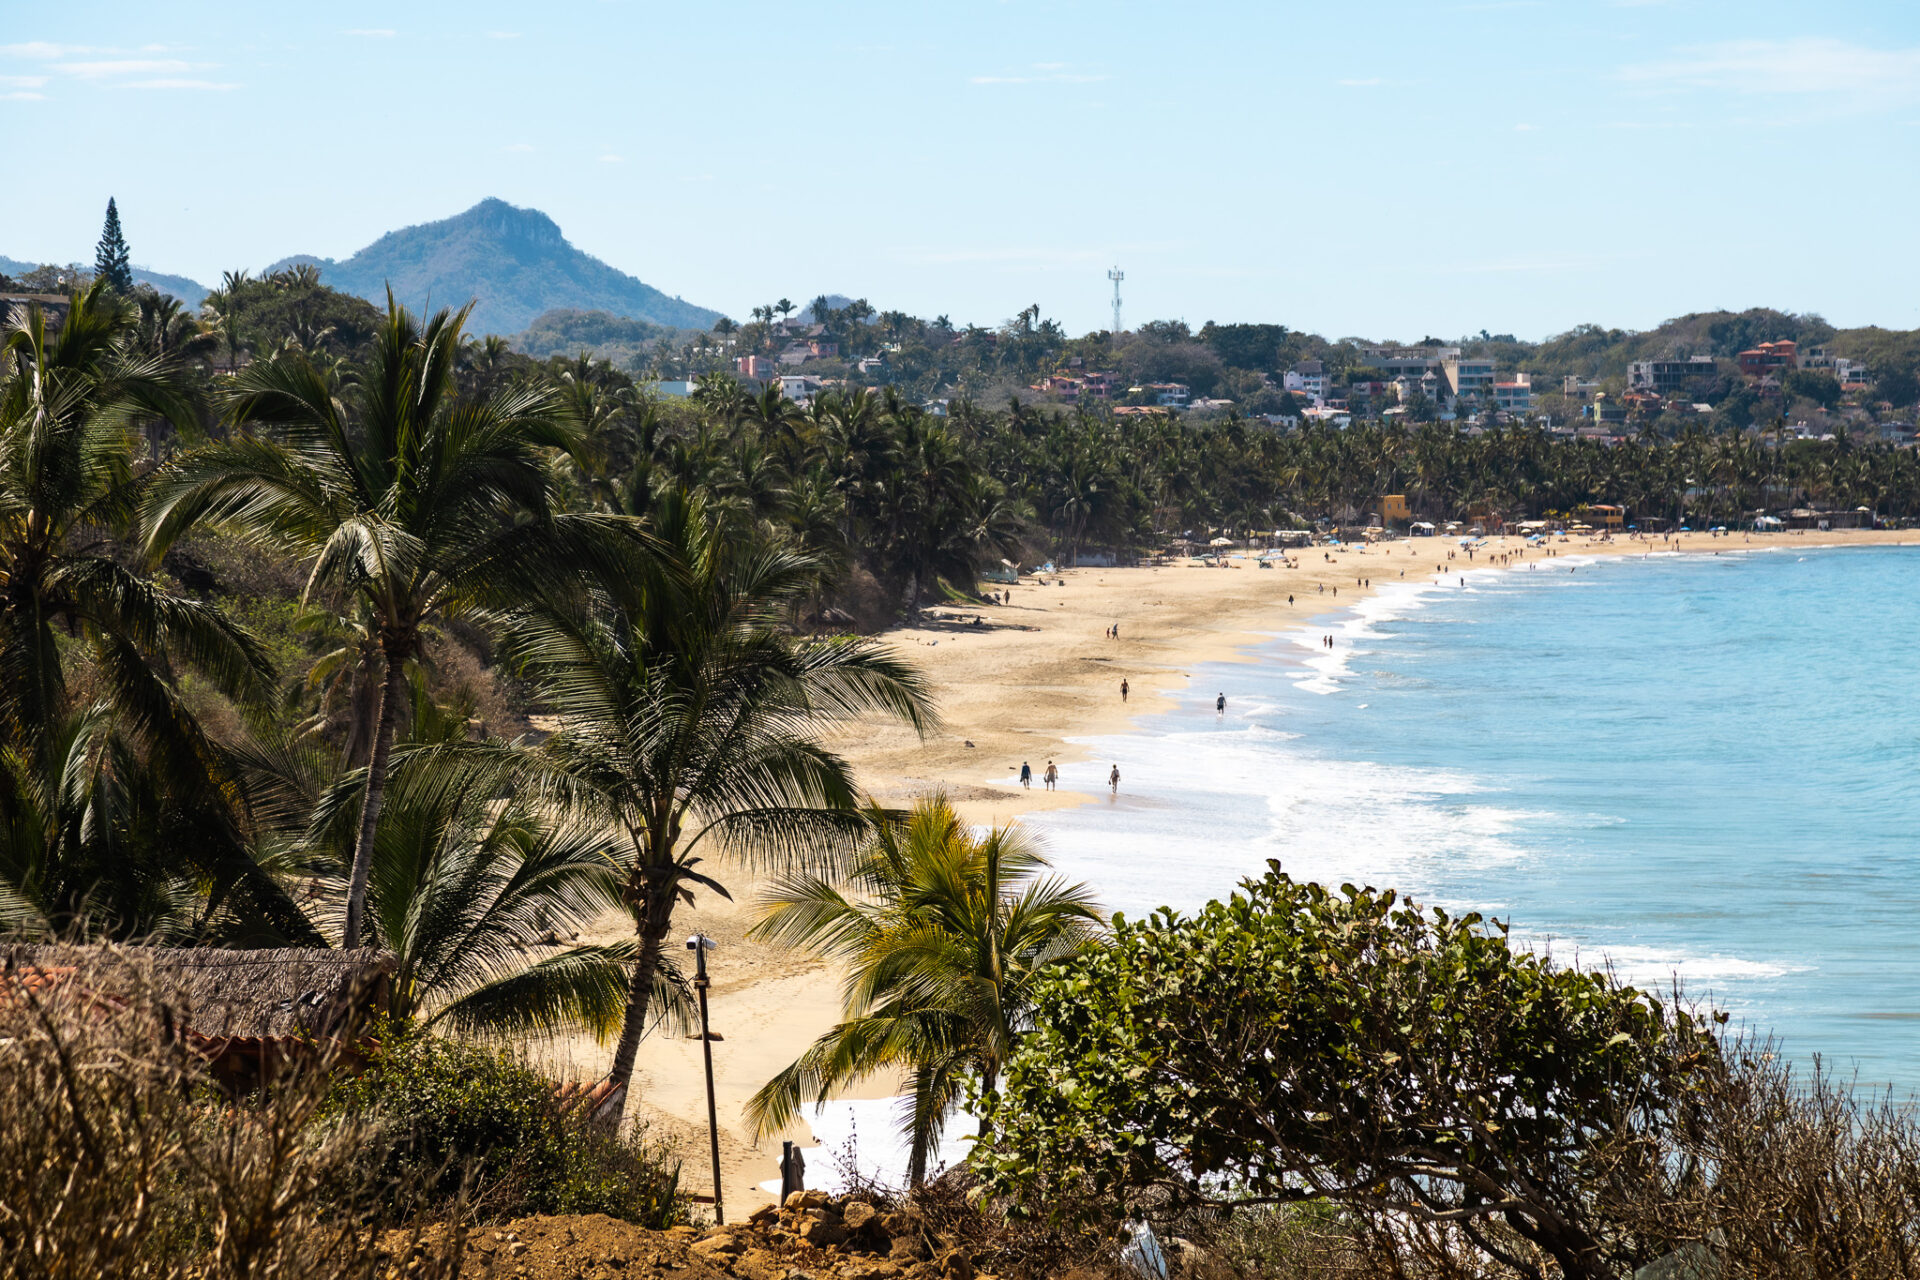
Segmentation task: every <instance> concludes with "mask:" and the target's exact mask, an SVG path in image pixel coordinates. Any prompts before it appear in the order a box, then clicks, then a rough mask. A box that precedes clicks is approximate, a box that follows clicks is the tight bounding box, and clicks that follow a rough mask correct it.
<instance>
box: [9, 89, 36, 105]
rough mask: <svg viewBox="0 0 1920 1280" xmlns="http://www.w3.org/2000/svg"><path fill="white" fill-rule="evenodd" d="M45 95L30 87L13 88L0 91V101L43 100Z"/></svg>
mask: <svg viewBox="0 0 1920 1280" xmlns="http://www.w3.org/2000/svg"><path fill="white" fill-rule="evenodd" d="M46 100H47V95H46V94H44V93H35V92H34V91H33V90H31V89H13V90H9V91H8V92H6V93H0V102H45V101H46Z"/></svg>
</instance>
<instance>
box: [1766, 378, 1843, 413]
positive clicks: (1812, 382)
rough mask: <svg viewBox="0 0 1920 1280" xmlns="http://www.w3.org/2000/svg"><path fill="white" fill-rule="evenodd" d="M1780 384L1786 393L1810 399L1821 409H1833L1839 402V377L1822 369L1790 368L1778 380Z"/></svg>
mask: <svg viewBox="0 0 1920 1280" xmlns="http://www.w3.org/2000/svg"><path fill="white" fill-rule="evenodd" d="M1780 386H1781V389H1782V390H1784V391H1785V392H1786V393H1787V394H1788V395H1790V396H1793V397H1794V398H1796V399H1799V400H1811V401H1813V402H1814V403H1815V404H1817V405H1819V406H1820V407H1821V408H1822V409H1833V408H1835V407H1836V406H1837V405H1839V403H1840V381H1839V379H1837V378H1835V377H1834V376H1833V375H1832V374H1830V373H1827V372H1825V371H1823V370H1818V369H1794V370H1791V371H1789V372H1788V374H1787V376H1786V377H1784V378H1782V379H1781V380H1780Z"/></svg>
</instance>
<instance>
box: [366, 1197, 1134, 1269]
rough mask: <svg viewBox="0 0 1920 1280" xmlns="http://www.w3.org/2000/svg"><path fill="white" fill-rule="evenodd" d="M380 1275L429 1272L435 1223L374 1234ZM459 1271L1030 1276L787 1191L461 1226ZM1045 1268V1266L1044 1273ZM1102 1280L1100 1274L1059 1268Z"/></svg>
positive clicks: (910, 1220)
mask: <svg viewBox="0 0 1920 1280" xmlns="http://www.w3.org/2000/svg"><path fill="white" fill-rule="evenodd" d="M384 1243H385V1246H386V1250H387V1254H386V1260H387V1265H386V1268H385V1270H384V1272H383V1274H384V1276H386V1277H387V1278H388V1280H405V1277H407V1276H410V1275H416V1274H421V1273H425V1272H428V1271H429V1270H435V1271H437V1272H438V1273H440V1274H444V1273H445V1269H444V1267H435V1266H434V1265H433V1264H434V1263H435V1262H436V1260H439V1261H445V1260H446V1255H447V1253H448V1252H449V1250H450V1249H451V1248H452V1247H453V1241H452V1237H451V1236H450V1234H449V1232H448V1230H447V1229H446V1228H444V1227H432V1228H429V1229H428V1230H427V1231H425V1232H424V1233H422V1234H420V1235H418V1236H415V1235H411V1234H409V1233H406V1232H398V1231H396V1232H393V1233H390V1234H389V1236H388V1237H387V1238H386V1240H385V1242H384ZM459 1261H460V1267H459V1274H460V1275H461V1276H463V1277H465V1276H474V1277H489V1278H492V1277H498V1278H500V1280H505V1278H507V1277H512V1280H664V1278H666V1277H672V1280H997V1276H996V1272H994V1271H991V1270H988V1268H989V1267H991V1266H998V1267H999V1268H1000V1269H1001V1272H1002V1273H1004V1274H1007V1275H1009V1276H1010V1277H1011V1276H1013V1275H1016V1274H1019V1275H1027V1276H1031V1275H1032V1274H1034V1273H1033V1271H1032V1270H1031V1269H1030V1268H1026V1267H1019V1266H1014V1267H1011V1268H1009V1267H1008V1266H1007V1263H1008V1262H1009V1261H1010V1259H1009V1258H1008V1257H1007V1255H1006V1254H1005V1252H1004V1251H1001V1250H996V1249H995V1248H992V1247H984V1246H983V1245H982V1244H981V1242H980V1241H979V1240H977V1239H975V1240H971V1241H969V1240H965V1239H961V1238H959V1237H957V1236H955V1235H953V1234H950V1233H948V1232H943V1231H941V1230H939V1229H937V1228H936V1227H935V1226H933V1225H931V1224H930V1223H929V1221H928V1220H927V1219H925V1218H923V1217H921V1216H920V1215H919V1214H918V1213H916V1212H913V1211H901V1210H899V1209H896V1208H890V1207H888V1206H886V1205H885V1204H884V1203H879V1202H875V1201H873V1200H869V1199H867V1198H864V1197H861V1196H858V1195H855V1196H849V1197H847V1198H845V1199H843V1200H834V1199H831V1198H829V1197H828V1196H827V1195H826V1194H825V1193H824V1192H819V1191H808V1192H796V1193H795V1194H794V1195H793V1196H791V1197H789V1199H788V1202H787V1204H786V1205H785V1206H784V1207H782V1208H780V1209H778V1210H776V1209H775V1208H774V1206H772V1205H767V1206H765V1207H764V1208H762V1209H760V1210H759V1211H757V1212H756V1213H754V1214H753V1216H752V1217H751V1218H750V1219H748V1220H747V1221H746V1222H741V1223H734V1224H730V1225H728V1226H724V1227H716V1228H710V1229H705V1230H702V1229H699V1228H695V1227H675V1228H673V1229H671V1230H668V1231H648V1230H646V1229H645V1228H642V1227H636V1226H634V1225H633V1224H631V1223H627V1222H621V1221H619V1220H617V1219H614V1218H609V1217H607V1216H605V1215H604V1214H580V1215H572V1216H565V1217H551V1218H521V1219H517V1220H515V1221H513V1222H507V1223H501V1224H497V1225H494V1226H487V1227H477V1228H473V1229H471V1230H469V1231H468V1232H467V1233H466V1236H465V1240H464V1243H463V1247H462V1249H461V1257H460V1259H459ZM1048 1273H1049V1274H1051V1269H1049V1272H1048ZM1064 1274H1065V1275H1067V1276H1070V1277H1072V1278H1073V1280H1104V1276H1105V1273H1104V1272H1103V1271H1099V1270H1087V1269H1079V1270H1073V1271H1069V1272H1066V1273H1064Z"/></svg>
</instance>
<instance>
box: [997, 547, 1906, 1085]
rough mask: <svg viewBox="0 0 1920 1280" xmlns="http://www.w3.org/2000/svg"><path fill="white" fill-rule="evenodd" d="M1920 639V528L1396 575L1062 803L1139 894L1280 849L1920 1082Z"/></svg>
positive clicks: (1236, 675) (1160, 722) (1229, 877)
mask: <svg viewBox="0 0 1920 1280" xmlns="http://www.w3.org/2000/svg"><path fill="white" fill-rule="evenodd" d="M1377 555H1378V553H1375V556H1376V557H1377ZM1374 558H1375V557H1369V560H1373V559H1374ZM1376 567H1379V566H1378V565H1376ZM1570 570H1571V571H1570ZM1329 632H1332V633H1334V634H1335V635H1336V637H1337V639H1336V647H1335V649H1334V650H1333V652H1332V654H1331V655H1329V654H1328V653H1327V651H1326V650H1325V649H1323V648H1322V647H1321V646H1320V643H1319V637H1320V636H1321V635H1322V634H1326V633H1329ZM1916 637H1920V550H1903V549H1893V548H1885V549H1879V548H1863V549H1833V550H1807V551H1785V552H1778V551H1772V552H1764V553H1753V554H1737V553H1729V554H1725V555H1721V556H1705V555H1696V556H1673V555H1666V556H1655V557H1651V558H1633V559H1603V560H1597V561H1591V562H1583V561H1580V560H1577V559H1576V560H1567V559H1562V560H1554V561H1547V562H1544V563H1542V564H1541V566H1540V568H1539V569H1538V570H1530V569H1516V570H1512V571H1491V572H1480V573H1474V574H1470V575H1469V576H1468V578H1467V582H1466V585H1465V586H1461V585H1459V580H1458V579H1457V578H1450V579H1448V582H1447V585H1446V586H1444V587H1439V586H1433V585H1425V584H1423V585H1421V586H1417V587H1401V586H1399V584H1398V583H1396V584H1395V585H1394V587H1393V588H1391V589H1389V591H1388V592H1386V593H1385V594H1384V595H1383V596H1382V597H1380V598H1377V599H1375V600H1372V601H1369V602H1367V603H1366V604H1365V605H1363V606H1362V612H1361V613H1360V614H1358V615H1357V616H1346V617H1330V618H1325V619H1319V620H1315V621H1313V623H1312V624H1311V625H1309V626H1308V627H1306V628H1304V629H1303V631H1302V633H1301V634H1299V635H1293V636H1286V637H1282V638H1280V639H1277V640H1276V641H1274V642H1273V643H1272V644H1270V645H1268V646H1266V648H1265V649H1264V650H1263V651H1262V652H1261V654H1260V655H1259V661H1257V662H1254V663H1250V664H1248V663H1238V664H1222V665H1220V666H1216V667H1210V668H1206V669H1203V670H1202V671H1200V672H1198V673H1196V680H1195V683H1194V685H1193V686H1192V688H1191V689H1190V690H1189V691H1188V693H1187V694H1185V695H1183V696H1182V697H1181V698H1180V699H1179V700H1178V704H1177V707H1176V709H1175V710H1173V711H1171V712H1168V713H1166V714H1163V715H1157V716H1153V717H1151V718H1150V719H1149V720H1147V721H1146V722H1145V723H1144V724H1143V726H1142V727H1141V729H1140V731H1139V732H1136V733H1132V734H1128V735H1124V736H1120V737H1114V738H1109V739H1100V740H1094V741H1092V742H1091V743H1089V744H1088V745H1089V746H1090V747H1091V749H1092V750H1094V751H1095V752H1097V753H1098V759H1096V760H1091V761H1089V762H1088V763H1087V764H1085V765H1080V766H1076V767H1075V768H1074V769H1073V770H1072V771H1071V773H1078V772H1080V771H1082V770H1084V771H1086V773H1087V775H1088V776H1087V777H1086V778H1085V779H1075V778H1073V777H1071V776H1069V777H1068V778H1067V779H1066V782H1067V785H1069V786H1071V785H1075V783H1076V782H1078V784H1079V785H1081V786H1084V787H1086V789H1088V790H1096V789H1098V790H1099V791H1101V792H1102V796H1101V799H1100V801H1099V802H1098V803H1096V804H1094V805H1090V806H1087V807H1086V808H1083V809H1081V810H1077V811H1073V812H1069V813H1063V814H1057V815H1047V816H1045V817H1044V818H1041V819H1037V820H1035V821H1036V825H1040V826H1041V827H1042V828H1043V830H1044V832H1045V834H1046V835H1047V837H1048V840H1049V844H1050V847H1051V848H1052V850H1053V852H1054V856H1055V860H1056V862H1057V863H1058V864H1059V866H1060V867H1061V868H1062V869H1063V870H1065V871H1066V872H1068V873H1069V874H1072V875H1074V876H1077V877H1081V878H1084V879H1085V880H1087V881H1088V882H1089V883H1090V884H1092V885H1093V886H1094V887H1095V888H1096V889H1098V890H1099V891H1100V892H1101V893H1102V895H1103V896H1104V897H1105V898H1106V900H1107V901H1108V902H1109V903H1111V904H1112V905H1113V906H1114V907H1117V908H1120V909H1124V910H1126V911H1128V912H1129V913H1137V912H1140V911H1143V910H1145V909H1147V908H1150V907H1152V906H1157V905H1160V904H1162V903H1165V904H1169V905H1174V906H1179V907H1189V908H1190V907H1193V906H1196V905H1198V904H1200V903H1202V902H1204V901H1205V900H1206V899H1207V898H1208V897H1211V896H1214V895H1217V894H1219V893H1222V892H1225V891H1228V890H1230V889H1231V887H1232V886H1233V884H1234V883H1235V882H1236V881H1237V880H1238V879H1239V878H1240V877H1241V876H1243V875H1247V874H1251V873H1256V872H1258V871H1259V870H1260V869H1262V867H1263V866H1264V861H1265V859H1266V858H1268V857H1277V858H1279V859H1280V860H1281V862H1282V864H1283V865H1284V866H1285V867H1286V868H1287V869H1288V870H1289V871H1290V872H1292V873H1293V874H1295V875H1296V876H1299V877H1302V878H1313V879H1319V880H1322V881H1327V882H1333V883H1337V882H1339V881H1342V880H1352V881H1355V882H1367V883H1372V884H1375V885H1393V886H1394V887H1397V888H1400V889H1402V890H1404V891H1407V892H1410V893H1412V894H1414V895H1415V896H1417V897H1419V898H1420V899H1421V900H1423V901H1427V902H1432V903H1438V904H1443V905H1446V906H1448V907H1449V908H1450V909H1458V908H1474V909H1479V910H1483V911H1488V912H1490V913H1493V914H1497V915H1498V916H1499V917H1500V918H1501V919H1510V920H1511V921H1512V923H1513V926H1514V936H1515V937H1516V938H1520V939H1524V940H1525V941H1527V942H1528V943H1529V944H1530V945H1534V946H1538V947H1543V948H1548V949H1550V950H1551V951H1552V952H1553V954H1554V955H1555V956H1557V957H1560V958H1562V959H1567V960H1573V961H1577V962H1579V963H1582V964H1598V963H1609V964H1611V965H1613V966H1614V967H1615V968H1616V970H1618V971H1619V972H1621V973H1622V974H1623V975H1624V976H1626V977H1628V978H1630V979H1631V980H1634V981H1636V982H1641V983H1651V984H1665V983H1667V982H1669V981H1671V980H1672V979H1673V978H1674V977H1676V976H1677V977H1679V978H1680V979H1681V980H1683V981H1684V983H1685V984H1686V987H1687V990H1688V991H1689V992H1690V993H1691V994H1693V995H1695V996H1703V997H1707V998H1709V999H1711V1000H1712V1002H1713V1003H1715V1004H1717V1005H1719V1006H1720V1007H1722V1008H1726V1009H1729V1010H1731V1011H1732V1012H1734V1013H1735V1015H1736V1017H1737V1019H1739V1020H1742V1021H1744V1022H1746V1023H1748V1024H1749V1025H1753V1026H1757V1027H1766V1028H1771V1029H1772V1030H1773V1031H1774V1032H1776V1033H1777V1034H1778V1035H1780V1036H1781V1038H1782V1040H1783V1042H1784V1046H1785V1048H1786V1049H1787V1051H1788V1052H1790V1053H1792V1054H1793V1055H1795V1056H1796V1057H1800V1058H1803V1059H1804V1058H1808V1057H1811V1056H1812V1055H1814V1054H1815V1053H1819V1054H1821V1055H1823V1056H1824V1057H1825V1058H1826V1059H1827V1061H1828V1062H1829V1063H1830V1064H1832V1065H1834V1066H1837V1067H1841V1068H1843V1069H1851V1070H1856V1071H1857V1072H1858V1075H1859V1078H1860V1079H1861V1080H1862V1081H1868V1082H1875V1083H1891V1084H1894V1085H1896V1086H1897V1087H1898V1088H1900V1089H1901V1090H1903V1091H1904V1090H1909V1089H1915V1090H1920V990H1916V978H1920V927H1916V926H1917V924H1920V842H1917V841H1916V836H1915V833H1916V832H1920V720H1917V719H1916V717H1915V715H1914V707H1913V704H1914V697H1913V693H1912V689H1913V686H1914V675H1913V667H1914V641H1915V638H1916ZM1220 692H1224V693H1226V695H1227V698H1228V708H1227V712H1226V714H1225V715H1217V714H1216V713H1215V711H1214V706H1213V702H1214V697H1215V695H1216V693H1220ZM1109 762H1112V763H1118V764H1119V766H1120V768H1121V771H1122V774H1123V782H1124V785H1123V788H1122V790H1123V794H1122V796H1121V797H1120V798H1119V799H1118V800H1112V799H1109V798H1107V797H1106V796H1105V795H1104V787H1098V788H1096V786H1095V783H1094V777H1095V774H1096V770H1097V776H1098V778H1099V779H1102V780H1104V777H1105V774H1106V768H1107V765H1108V763H1109Z"/></svg>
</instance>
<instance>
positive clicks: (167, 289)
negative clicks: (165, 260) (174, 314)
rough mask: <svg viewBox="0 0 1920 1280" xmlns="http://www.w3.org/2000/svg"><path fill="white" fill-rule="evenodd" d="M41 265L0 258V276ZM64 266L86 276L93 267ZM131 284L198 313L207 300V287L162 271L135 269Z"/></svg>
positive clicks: (31, 269)
mask: <svg viewBox="0 0 1920 1280" xmlns="http://www.w3.org/2000/svg"><path fill="white" fill-rule="evenodd" d="M42 265H44V264H42V263H38V262H23V261H21V260H20V259H19V258H8V257H0V275H4V276H23V275H26V274H27V273H28V272H29V271H35V270H38V269H39V268H40V267H41V266H42ZM66 266H67V269H68V270H70V271H84V272H87V273H88V274H91V273H92V271H93V267H92V266H91V265H90V264H88V263H80V262H74V263H68V264H66ZM133 282H134V283H135V284H150V285H152V286H153V287H154V288H156V289H158V290H159V291H160V292H161V293H170V294H172V295H173V296H174V297H176V298H178V299H180V301H182V302H184V303H185V304H186V305H187V306H189V307H191V308H192V309H194V310H195V311H198V310H199V309H200V304H201V303H202V302H205V301H206V299H207V286H205V285H203V284H201V283H200V282H199V281H198V280H189V279H188V278H187V277H185V276H170V275H168V274H167V273H166V272H164V271H150V270H148V269H147V268H145V267H135V268H134V269H133Z"/></svg>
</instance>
